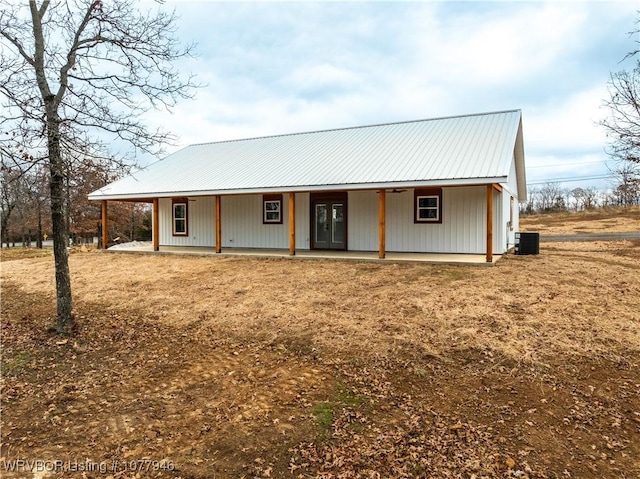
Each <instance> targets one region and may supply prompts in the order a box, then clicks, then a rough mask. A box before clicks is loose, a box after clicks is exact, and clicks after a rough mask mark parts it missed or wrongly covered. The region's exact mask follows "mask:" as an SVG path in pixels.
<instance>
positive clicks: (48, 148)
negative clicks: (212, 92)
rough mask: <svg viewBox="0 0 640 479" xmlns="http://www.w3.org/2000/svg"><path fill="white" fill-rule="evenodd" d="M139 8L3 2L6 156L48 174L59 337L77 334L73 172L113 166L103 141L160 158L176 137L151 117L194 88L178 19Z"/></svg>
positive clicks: (0, 49) (90, 1) (93, 1)
mask: <svg viewBox="0 0 640 479" xmlns="http://www.w3.org/2000/svg"><path fill="white" fill-rule="evenodd" d="M139 7H140V5H139V4H138V3H137V2H134V1H132V0H118V1H115V0H114V1H110V2H103V1H102V0H75V1H69V2H58V3H55V4H53V5H52V4H51V2H50V0H42V1H40V2H38V1H36V0H30V1H29V3H28V5H25V4H23V3H22V2H20V3H17V2H13V1H11V0H1V1H0V95H1V96H2V97H3V98H4V102H3V103H4V105H3V106H4V108H3V109H2V111H1V113H0V135H2V137H3V139H2V143H1V144H0V148H2V151H3V155H9V156H10V157H11V158H12V159H13V161H14V164H15V165H16V167H17V168H18V169H20V170H22V171H28V170H29V169H30V167H31V165H33V164H35V163H40V162H46V164H47V167H48V171H49V204H50V210H51V224H52V233H53V240H54V248H53V249H54V258H55V279H56V293H57V320H56V331H57V332H58V334H69V333H70V332H71V331H72V330H73V326H74V319H73V314H72V309H73V302H72V294H71V280H70V274H69V262H68V252H67V245H68V236H69V231H68V225H67V224H66V221H65V207H66V205H67V198H66V191H67V190H66V189H65V186H66V182H67V178H68V172H69V171H71V170H72V169H73V168H75V167H76V166H77V164H76V162H81V161H83V160H84V159H85V158H88V157H93V158H101V159H103V160H105V161H109V160H110V158H108V157H107V156H106V155H104V154H102V153H101V150H100V147H99V146H100V145H99V143H98V142H97V141H96V139H95V136H93V135H95V134H97V132H102V134H103V135H104V134H109V135H110V136H111V137H115V138H117V139H121V140H125V141H127V142H128V143H130V144H131V145H133V147H134V148H135V149H141V150H142V151H147V152H152V153H157V149H158V147H159V145H162V144H163V143H166V142H167V141H168V140H170V138H171V137H170V135H169V134H168V133H166V132H164V131H161V130H154V131H151V130H149V129H148V128H147V127H146V126H145V125H144V123H143V121H142V116H143V114H144V113H146V112H148V111H149V110H150V109H153V108H168V109H169V108H171V107H172V106H173V105H174V104H175V103H176V101H177V100H178V99H180V98H185V97H188V96H190V94H191V92H192V91H193V90H192V88H193V87H194V86H195V85H194V84H193V81H192V78H191V77H189V78H186V79H183V78H182V76H181V75H180V74H179V71H178V70H176V69H175V68H174V67H173V63H174V61H176V60H179V59H180V58H183V57H185V56H188V55H189V54H190V50H191V48H190V47H187V48H181V47H180V46H179V44H178V42H177V40H176V39H175V37H174V34H175V26H174V24H175V16H174V14H173V13H166V12H163V11H161V10H158V11H140V10H138V8H139ZM25 151H28V152H29V154H27V153H25Z"/></svg>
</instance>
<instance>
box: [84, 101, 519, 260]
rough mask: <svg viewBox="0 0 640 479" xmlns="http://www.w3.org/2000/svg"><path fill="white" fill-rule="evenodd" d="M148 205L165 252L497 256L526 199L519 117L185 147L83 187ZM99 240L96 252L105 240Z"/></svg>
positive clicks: (96, 196) (157, 245) (454, 119)
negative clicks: (246, 250) (105, 182)
mask: <svg viewBox="0 0 640 479" xmlns="http://www.w3.org/2000/svg"><path fill="white" fill-rule="evenodd" d="M89 199H91V200H98V201H102V212H103V229H102V231H103V235H106V232H107V224H106V218H107V215H106V212H107V202H108V201H144V202H149V203H152V204H153V249H154V251H158V250H161V249H162V248H163V247H167V246H180V247H183V248H188V247H211V248H215V251H216V252H218V253H219V252H221V251H222V250H223V249H224V248H268V249H285V250H286V249H288V251H289V254H291V255H294V254H295V252H296V250H314V249H323V250H343V251H373V252H378V255H379V257H380V258H384V257H385V254H386V252H387V251H389V252H391V251H393V252H412V253H416V252H417V253H420V252H424V253H468V254H482V255H486V261H487V262H491V261H492V260H493V256H494V255H501V254H503V253H505V252H506V251H508V249H509V247H510V245H513V243H514V232H515V231H516V230H517V229H518V203H519V201H523V200H525V199H526V181H525V165H524V147H523V141H522V114H521V111H520V110H510V111H500V112H492V113H482V114H472V115H464V116H451V117H446V118H434V119H428V120H418V121H406V122H400V123H388V124H379V125H370V126H362V127H355V128H340V129H334V130H326V131H314V132H307V133H294V134H286V135H277V136H267V137H262V138H249V139H244V140H233V141H220V142H215V143H203V144H196V145H191V146H187V147H186V148H183V149H182V150H180V151H178V152H176V153H173V154H171V155H169V156H167V157H166V158H164V159H162V160H160V161H157V162H155V163H153V164H151V165H150V166H148V167H146V168H144V169H142V170H140V171H137V172H135V173H134V174H131V175H130V176H127V177H125V178H122V179H120V180H118V181H115V182H113V183H111V184H108V185H106V186H105V187H103V188H101V189H99V190H97V191H94V192H93V193H91V194H90V195H89ZM106 242H107V241H106V238H104V239H103V244H106Z"/></svg>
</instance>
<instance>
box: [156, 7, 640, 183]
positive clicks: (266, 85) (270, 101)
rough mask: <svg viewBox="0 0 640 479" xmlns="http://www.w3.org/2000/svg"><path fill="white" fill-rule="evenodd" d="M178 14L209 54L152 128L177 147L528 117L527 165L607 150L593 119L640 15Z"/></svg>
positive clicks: (490, 10)
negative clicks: (191, 91) (171, 135)
mask: <svg viewBox="0 0 640 479" xmlns="http://www.w3.org/2000/svg"><path fill="white" fill-rule="evenodd" d="M175 6H176V8H177V13H178V14H180V15H182V17H183V19H182V21H181V25H182V32H183V35H184V36H185V40H189V39H193V40H195V41H197V42H198V43H199V44H200V47H199V49H200V52H201V55H202V56H201V58H200V59H198V60H196V61H192V62H187V63H184V65H182V67H183V68H184V69H185V71H187V70H192V71H194V72H196V73H198V74H199V76H200V79H201V80H203V81H205V82H206V83H208V86H207V88H205V89H203V90H201V91H199V92H198V96H197V99H196V100H195V101H188V102H184V103H182V104H180V105H179V106H178V107H177V108H176V110H175V112H174V114H173V115H165V114H162V113H160V114H155V115H153V116H151V117H150V118H151V121H152V122H153V123H154V124H157V125H165V126H168V127H170V129H171V130H173V131H175V132H176V133H178V134H179V135H180V137H181V145H183V146H184V145H186V144H190V143H195V142H206V141H218V140H225V139H233V138H244V137H250V136H263V135H269V134H280V133H289V132H297V131H308V130H317V129H325V128H336V127H343V126H354V125H363V124H371V123H380V122H390V121H400V120H410V119H418V118H429V117H435V116H446V115H454V114H464V113H476V112H481V111H495V110H503V109H511V108H522V109H523V113H524V135H525V149H526V158H527V162H528V164H530V165H531V166H540V165H544V164H557V163H558V162H560V163H562V162H566V163H575V162H577V161H578V162H579V161H582V162H584V161H592V160H585V158H594V157H598V158H600V155H602V154H603V152H602V151H603V146H604V135H603V132H602V131H601V130H600V128H599V127H597V125H595V122H596V121H597V120H598V119H599V117H601V115H602V114H603V112H602V111H601V110H600V105H601V102H602V99H603V98H604V95H605V93H606V90H605V85H606V81H607V79H608V73H609V71H610V70H615V69H618V68H620V65H619V64H618V61H619V60H620V59H621V58H622V57H623V56H624V53H625V52H626V51H627V50H628V49H630V48H632V46H633V43H632V40H630V39H629V38H628V37H627V36H626V32H628V31H629V30H631V29H632V28H633V18H634V15H635V11H636V9H637V3H636V2H417V3H405V2H395V3H388V2H382V3H379V2H349V3H333V2H331V3H328V4H327V3H326V2H322V3H320V2H317V3H276V4H269V3H213V2H177V3H176V4H175ZM550 162H552V163H550ZM597 167H598V166H597V165H596V168H597ZM589 168H591V167H590V166H589ZM543 170H544V169H543ZM550 171H551V170H550ZM551 173H554V172H553V171H551ZM551 173H550V174H551Z"/></svg>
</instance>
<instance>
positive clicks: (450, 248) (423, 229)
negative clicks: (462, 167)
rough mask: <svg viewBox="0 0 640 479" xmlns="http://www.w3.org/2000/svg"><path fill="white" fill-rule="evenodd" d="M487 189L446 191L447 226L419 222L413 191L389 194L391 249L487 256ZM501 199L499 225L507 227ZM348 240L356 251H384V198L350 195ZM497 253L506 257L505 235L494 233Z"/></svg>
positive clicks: (369, 194) (496, 221)
mask: <svg viewBox="0 0 640 479" xmlns="http://www.w3.org/2000/svg"><path fill="white" fill-rule="evenodd" d="M486 195H487V189H486V187H485V186H471V187H456V188H443V190H442V223H434V224H425V223H418V224H416V223H414V221H413V214H414V205H413V201H414V195H413V190H412V189H407V190H406V191H402V192H399V193H392V192H391V191H387V194H386V202H387V204H386V249H387V251H389V252H394V251H395V252H405V253H414V252H429V253H469V254H484V253H485V252H486V244H485V241H486V231H487V220H486V218H487V214H486V211H487V206H486V204H487V201H486V198H487V196H486ZM499 198H500V194H499V192H497V191H494V210H493V216H494V218H493V221H494V225H497V224H500V223H501V221H502V220H501V219H500V218H501V217H502V209H503V208H502V205H501V204H500V200H499ZM348 214H349V216H348V222H349V227H348V235H349V236H348V238H349V239H348V241H349V249H350V250H354V251H376V250H377V249H378V193H377V192H376V191H358V192H349V213H348ZM493 236H494V241H493V243H494V244H493V249H494V253H498V254H499V253H502V252H504V248H503V247H502V243H503V237H504V233H502V234H500V233H498V231H496V230H495V229H494V235H493Z"/></svg>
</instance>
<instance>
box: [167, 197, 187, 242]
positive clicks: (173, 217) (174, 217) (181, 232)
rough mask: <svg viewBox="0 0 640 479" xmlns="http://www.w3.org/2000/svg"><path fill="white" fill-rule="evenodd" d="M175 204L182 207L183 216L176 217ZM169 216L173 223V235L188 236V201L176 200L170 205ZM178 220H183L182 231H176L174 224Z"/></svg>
mask: <svg viewBox="0 0 640 479" xmlns="http://www.w3.org/2000/svg"><path fill="white" fill-rule="evenodd" d="M176 206H183V207H184V218H178V217H176ZM171 218H172V223H173V236H189V226H188V218H189V203H188V202H187V201H176V202H175V203H173V204H172V206H171ZM179 221H184V231H178V230H177V228H176V225H177V224H178V222H179Z"/></svg>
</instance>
